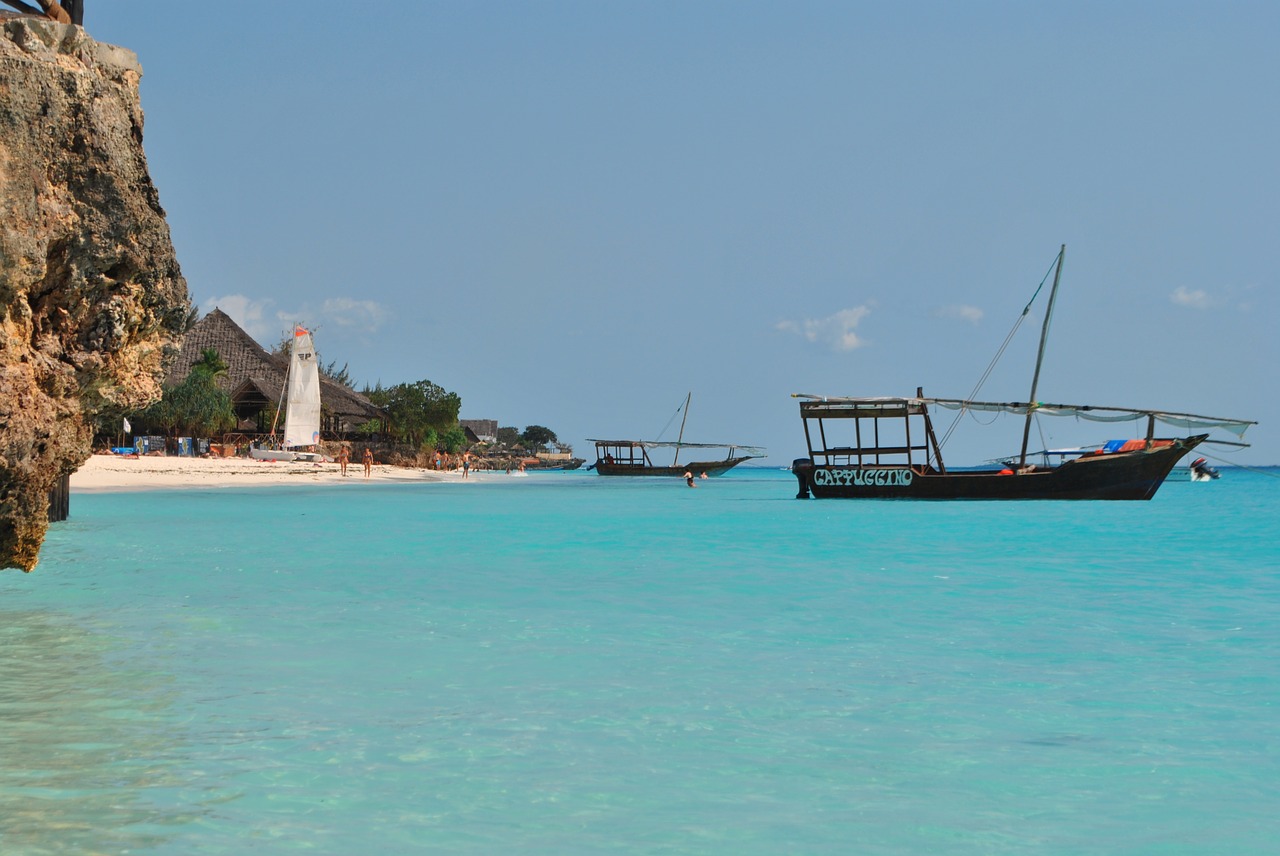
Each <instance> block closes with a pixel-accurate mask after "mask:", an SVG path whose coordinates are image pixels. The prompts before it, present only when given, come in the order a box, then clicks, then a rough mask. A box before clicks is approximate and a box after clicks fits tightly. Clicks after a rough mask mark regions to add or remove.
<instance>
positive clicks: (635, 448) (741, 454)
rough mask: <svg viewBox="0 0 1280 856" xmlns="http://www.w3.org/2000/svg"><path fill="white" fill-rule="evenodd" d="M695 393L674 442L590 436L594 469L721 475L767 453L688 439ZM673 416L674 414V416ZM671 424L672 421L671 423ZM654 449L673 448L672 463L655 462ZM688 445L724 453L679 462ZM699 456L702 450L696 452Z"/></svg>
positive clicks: (642, 473)
mask: <svg viewBox="0 0 1280 856" xmlns="http://www.w3.org/2000/svg"><path fill="white" fill-rule="evenodd" d="M692 400H693V393H689V395H688V396H686V397H685V400H684V404H683V405H682V407H683V409H684V416H683V417H682V418H681V420H680V434H679V436H678V437H677V439H676V441H675V442H674V443H672V442H669V441H668V442H663V441H660V440H588V441H587V442H588V443H595V444H596V462H595V463H594V464H592V465H591V466H590V467H588V469H593V470H595V471H596V472H597V473H599V474H600V475H602V476H675V477H677V478H680V477H683V476H685V475H686V474H692V475H693V476H694V477H695V478H696V477H700V476H702V475H704V474H705V475H708V476H718V475H721V474H723V473H726V472H728V471H729V470H731V469H733V468H734V467H736V466H737V465H738V464H741V463H742V462H743V461H749V460H751V459H752V458H761V457H764V449H761V448H759V447H756V446H743V445H740V444H736V443H686V442H684V426H685V422H686V421H687V420H688V418H689V402H690V401H692ZM673 418H674V417H673ZM668 424H670V423H668ZM655 449H674V450H675V451H674V453H673V454H672V456H671V464H670V465H663V464H658V463H655V462H654V460H653V458H652V457H651V456H650V455H649V452H650V451H652V450H655ZM685 449H721V450H723V452H722V454H723V455H724V457H721V458H716V459H714V460H705V461H704V460H699V461H694V460H689V461H685V462H684V463H680V452H681V451H682V450H685ZM695 454H697V455H699V456H701V455H702V452H697V453H695Z"/></svg>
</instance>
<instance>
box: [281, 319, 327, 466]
mask: <svg viewBox="0 0 1280 856" xmlns="http://www.w3.org/2000/svg"><path fill="white" fill-rule="evenodd" d="M286 386H287V395H286V398H285V416H284V447H285V448H286V449H295V448H297V447H299V446H314V445H316V444H317V443H319V442H320V366H319V364H318V362H317V361H316V349H315V344H314V343H313V342H312V341H311V333H309V332H308V331H307V330H306V329H304V328H303V327H300V326H298V327H294V330H293V346H292V347H291V348H290V349H289V379H288V382H287V384H286Z"/></svg>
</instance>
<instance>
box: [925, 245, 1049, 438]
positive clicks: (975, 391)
mask: <svg viewBox="0 0 1280 856" xmlns="http://www.w3.org/2000/svg"><path fill="white" fill-rule="evenodd" d="M1057 264H1058V256H1056V255H1055V256H1054V257H1053V263H1052V264H1050V265H1049V269H1048V270H1047V271H1045V272H1044V278H1043V279H1041V280H1040V284H1039V285H1037V286H1036V290H1035V293H1034V294H1032V295H1031V299H1030V300H1028V301H1027V305H1026V306H1025V307H1023V310H1022V314H1021V315H1019V316H1018V320H1017V321H1014V322H1013V327H1012V329H1010V330H1009V335H1007V336H1005V337H1004V341H1003V342H1001V343H1000V347H999V349H998V350H997V351H996V355H995V356H994V357H992V358H991V362H990V363H988V364H987V369H986V371H984V372H983V373H982V376H981V377H980V378H978V383H977V384H976V385H975V386H974V387H973V391H972V392H970V393H969V396H968V398H967V399H966V400H968V401H973V400H974V399H976V398H977V397H978V392H979V391H981V389H982V386H983V384H985V383H986V382H987V379H988V378H989V377H991V372H993V371H995V367H996V363H998V362H1000V358H1001V357H1003V356H1004V352H1005V349H1006V348H1008V347H1009V343H1010V342H1012V341H1013V336H1014V334H1015V333H1017V332H1018V328H1019V327H1021V326H1022V322H1023V321H1025V320H1027V315H1029V314H1030V313H1031V305H1032V304H1033V303H1035V302H1036V298H1037V297H1039V296H1040V292H1041V291H1042V290H1043V289H1044V284H1045V283H1046V282H1048V281H1049V274H1051V273H1053V269H1054V267H1055V266H1056V265H1057ZM968 410H969V409H968V408H967V407H961V408H960V409H959V410H958V411H957V412H956V418H955V419H952V420H951V426H950V427H949V428H947V430H946V432H945V433H944V434H943V435H942V439H941V440H939V441H938V446H939V448H941V447H943V446H946V445H947V440H948V439H949V438H950V437H951V434H952V433H953V432H954V431H955V430H956V426H957V425H959V424H960V417H962V416H964V415H965V413H967V412H968Z"/></svg>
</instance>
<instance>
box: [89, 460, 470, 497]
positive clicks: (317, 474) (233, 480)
mask: <svg viewBox="0 0 1280 856" xmlns="http://www.w3.org/2000/svg"><path fill="white" fill-rule="evenodd" d="M487 475H490V476H492V475H494V474H493V473H487ZM483 480H484V477H483V476H478V475H477V473H476V472H475V471H474V470H473V471H472V472H471V475H470V478H467V479H463V478H462V473H460V472H453V471H448V472H445V471H438V470H423V469H417V468H414V467H394V466H391V465H390V464H374V465H373V469H372V472H371V474H370V476H369V478H365V477H364V468H363V467H362V466H361V464H360V463H358V462H352V463H350V464H348V465H347V475H346V476H345V477H343V475H342V471H341V468H340V466H339V464H337V463H323V464H313V463H303V462H300V461H289V462H283V461H256V460H252V459H250V458H185V457H170V456H160V455H143V456H142V457H138V458H133V457H125V456H122V455H103V454H95V455H91V456H90V457H89V460H87V461H85V462H84V464H83V465H82V466H81V467H80V469H78V470H76V471H75V472H74V473H72V474H71V492H72V493H73V494H77V493H107V492H117V491H135V490H170V489H185V488H223V487H279V486H282V485H307V484H342V483H345V482H361V483H365V484H406V483H412V482H417V483H423V482H431V483H461V484H470V483H472V482H480V481H483Z"/></svg>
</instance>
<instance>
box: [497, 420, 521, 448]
mask: <svg viewBox="0 0 1280 856" xmlns="http://www.w3.org/2000/svg"><path fill="white" fill-rule="evenodd" d="M497 436H498V442H499V443H500V444H502V445H503V446H515V445H518V444H519V443H520V431H519V430H517V429H516V428H513V427H511V426H509V425H508V426H507V427H505V428H499V429H498V435H497Z"/></svg>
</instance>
